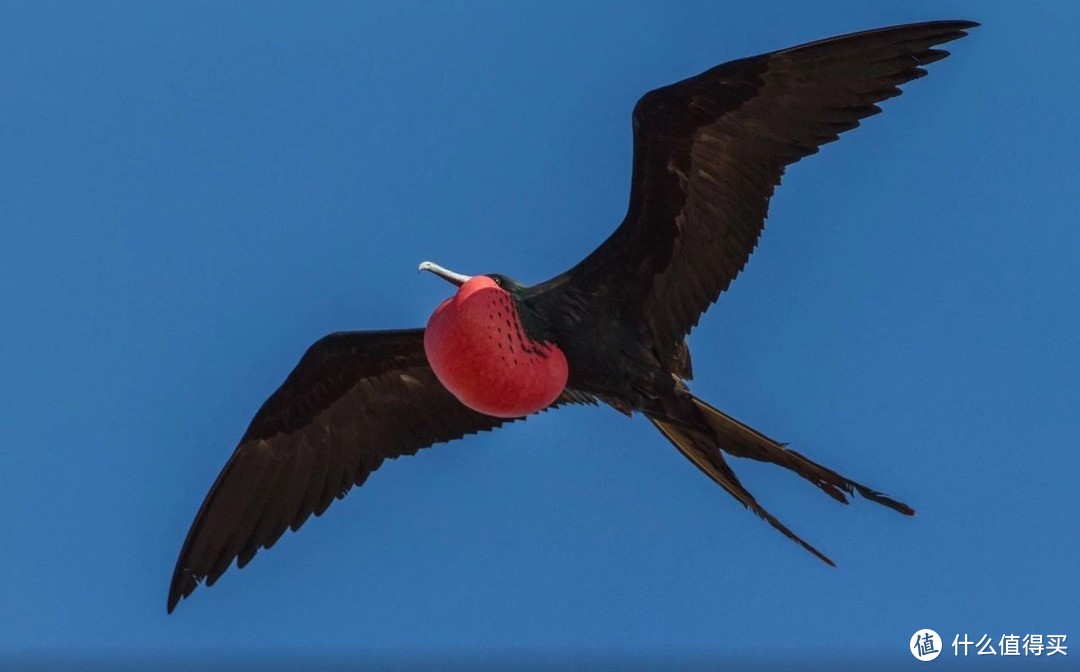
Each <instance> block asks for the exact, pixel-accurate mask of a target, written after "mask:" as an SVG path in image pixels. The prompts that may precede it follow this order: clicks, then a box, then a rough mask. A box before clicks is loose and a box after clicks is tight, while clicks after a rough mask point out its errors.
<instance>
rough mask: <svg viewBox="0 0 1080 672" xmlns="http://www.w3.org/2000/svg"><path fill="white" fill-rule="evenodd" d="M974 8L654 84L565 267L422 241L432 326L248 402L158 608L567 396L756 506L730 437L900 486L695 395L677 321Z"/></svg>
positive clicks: (744, 448) (362, 337) (882, 499)
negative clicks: (624, 192) (433, 255)
mask: <svg viewBox="0 0 1080 672" xmlns="http://www.w3.org/2000/svg"><path fill="white" fill-rule="evenodd" d="M977 25H978V24H977V23H974V22H971V21H933V22H928V23H919V24H911V25H903V26H896V27H891V28H882V29H878V30H870V31H866V32H860V33H854V34H850V35H844V36H840V37H834V38H831V39H826V40H821V41H818V42H811V43H809V44H804V45H801V46H797V47H792V48H789V49H783V50H780V51H775V52H771V53H767V54H763V55H760V56H755V57H751V58H744V59H740V60H736V61H731V62H729V63H725V64H722V65H719V66H716V67H714V68H712V69H709V70H706V71H705V72H703V73H701V74H699V75H697V76H694V77H690V78H689V79H685V80H682V81H680V82H677V83H675V84H671V85H669V86H665V87H663V88H659V89H656V90H654V91H650V92H649V93H646V94H645V95H644V96H643V97H642V98H641V99H640V100H639V101H638V103H637V105H636V106H635V107H634V111H633V137H634V154H633V172H632V181H631V186H630V205H629V208H628V210H627V213H626V217H625V219H624V220H623V222H622V224H621V225H620V226H619V227H618V228H617V229H616V230H615V232H614V233H612V234H611V236H610V237H608V239H607V240H605V241H604V242H603V243H602V244H601V245H600V246H599V247H598V248H597V249H596V250H594V251H593V252H592V253H591V254H589V255H588V256H587V257H585V258H584V259H583V260H582V261H581V262H580V263H578V264H577V265H576V266H574V267H573V268H571V269H570V270H568V271H566V272H565V273H562V274H561V275H557V276H555V277H554V278H552V279H550V280H547V281H546V282H542V283H540V284H537V285H533V286H525V285H522V284H520V283H518V282H516V281H515V280H513V279H511V278H510V277H508V276H505V275H502V274H495V273H493V274H486V275H477V276H473V277H469V276H466V275H461V274H458V273H454V272H452V271H449V270H447V269H445V268H442V267H441V266H438V265H437V264H434V263H431V262H424V263H422V264H421V265H420V269H421V270H427V271H431V272H432V273H434V274H436V275H438V276H441V277H442V278H444V279H446V280H448V281H450V282H451V283H453V284H454V285H456V286H457V288H458V289H457V290H456V293H455V294H454V296H452V297H451V298H449V299H447V300H446V301H445V302H443V303H442V304H441V305H440V306H438V308H437V309H436V310H435V312H434V313H433V314H432V316H431V318H430V320H429V321H428V324H427V327H426V328H425V329H408V330H400V331H361V332H340V333H333V334H330V335H328V336H326V337H324V338H322V339H320V340H319V341H317V342H316V343H315V344H314V345H312V346H311V347H310V348H309V349H308V350H307V352H306V353H305V354H304V355H303V357H302V358H301V359H300V362H299V364H297V365H296V368H295V369H293V371H292V372H291V373H290V374H289V376H288V377H287V378H286V380H285V382H284V383H283V384H282V385H281V387H280V388H278V389H277V391H275V392H274V393H273V394H272V395H271V396H270V398H269V399H267V400H266V402H265V403H263V405H262V407H261V408H260V409H259V411H258V412H257V413H256V414H255V417H254V418H253V419H252V421H251V424H250V426H249V427H248V429H247V431H246V432H245V433H244V435H243V437H242V438H241V439H240V444H239V446H238V447H237V448H236V451H235V452H234V453H233V455H232V457H231V459H229V461H228V463H227V464H226V465H225V468H224V469H223V470H222V472H221V474H220V475H219V476H218V478H217V480H216V481H215V482H214V484H213V486H212V487H211V489H210V493H209V494H208V495H207V496H206V499H205V500H204V501H203V504H202V507H201V508H200V509H199V512H198V514H197V515H196V517H195V522H194V523H193V524H192V526H191V530H190V532H188V536H187V539H186V540H185V541H184V545H183V548H182V549H181V551H180V557H179V560H178V561H177V563H176V570H175V572H174V574H173V578H172V584H171V586H170V588H169V597H168V611H169V612H172V610H173V609H174V608H175V607H176V605H177V603H178V602H179V601H180V600H181V599H182V598H185V597H187V596H188V595H190V594H191V592H192V591H193V590H195V588H196V586H197V585H198V584H199V582H200V581H202V580H205V581H206V585H208V586H209V585H212V584H213V583H214V582H215V581H217V580H218V578H219V577H220V576H221V575H222V573H223V572H224V571H225V570H226V569H228V567H229V566H230V565H231V564H232V562H233V560H234V559H236V560H237V563H236V564H237V567H240V568H242V567H244V566H245V565H246V564H247V563H248V562H250V561H251V559H252V558H253V557H254V556H255V554H256V552H257V551H258V550H259V549H260V548H270V547H271V546H273V545H274V543H275V542H277V540H278V538H280V537H281V535H282V534H283V533H284V532H285V530H286V529H289V528H291V529H293V530H296V529H298V528H299V527H300V526H301V525H303V524H304V522H305V521H306V520H307V519H308V517H309V516H310V515H311V514H312V513H314V514H315V515H317V516H318V515H321V514H322V513H323V512H324V511H326V509H327V507H328V506H329V505H330V503H331V502H333V501H334V499H340V498H342V497H344V496H345V494H346V493H347V492H348V491H349V490H350V489H351V488H352V487H353V486H354V485H360V484H362V483H363V482H364V481H365V480H366V479H367V477H368V476H369V475H370V474H371V472H373V471H375V470H376V469H377V468H378V467H379V465H380V464H382V462H383V460H385V459H387V458H396V457H399V456H401V455H412V454H415V453H416V452H417V451H418V450H420V449H421V448H426V447H428V446H431V445H433V444H436V443H441V442H447V441H452V440H454V439H459V438H461V437H463V436H465V435H468V434H473V433H476V432H481V431H486V430H491V429H495V428H496V427H499V426H500V425H502V424H504V423H506V422H510V421H512V420H515V419H520V418H523V417H525V416H527V415H530V414H532V413H536V412H539V411H542V410H546V409H552V408H556V407H558V406H562V405H565V404H599V403H603V404H607V405H609V406H611V407H613V408H615V409H616V410H618V411H621V412H622V413H625V414H627V415H631V414H632V413H634V412H635V411H637V412H640V413H641V414H643V415H644V416H645V417H646V418H648V419H649V421H651V422H652V424H653V425H655V426H656V428H657V429H658V430H660V432H661V433H662V434H663V435H664V436H665V437H666V438H667V439H668V440H669V441H670V442H671V443H672V444H673V445H674V446H675V447H676V448H677V449H678V450H679V451H680V452H682V454H683V455H685V456H686V457H687V458H689V460H690V461H691V462H693V463H694V465H695V466H697V467H698V468H699V469H700V470H701V471H703V472H705V474H706V475H708V476H709V477H710V478H711V479H712V480H714V481H715V482H716V483H717V484H719V485H720V486H721V487H723V488H724V489H725V490H727V491H728V492H729V493H730V494H731V495H732V496H733V497H735V499H737V500H738V501H739V502H740V503H742V504H743V506H745V507H746V508H748V509H750V510H751V511H753V512H754V513H756V514H757V515H758V516H760V517H761V518H763V519H765V520H766V521H768V523H769V524H771V525H772V526H773V527H774V528H776V529H777V530H779V531H780V532H782V533H783V534H784V535H786V536H787V537H789V538H790V539H792V540H794V541H795V542H796V543H798V544H799V545H800V546H802V547H803V548H805V549H806V550H808V551H809V552H810V553H813V554H814V555H815V556H817V557H818V558H820V559H821V560H823V561H824V562H826V563H828V564H829V565H832V564H833V562H832V561H831V560H830V559H829V558H827V557H826V556H825V555H824V554H822V553H821V552H820V551H818V550H817V549H816V548H814V547H813V546H811V545H810V544H808V543H807V542H806V541H804V540H803V539H802V538H800V537H799V536H798V535H796V534H795V533H794V532H792V531H791V530H789V529H788V528H787V527H786V526H785V525H784V524H783V523H781V522H780V521H779V520H777V519H776V518H775V517H773V516H772V515H771V514H770V513H769V512H767V511H766V510H765V509H764V508H762V506H761V505H760V504H758V502H757V500H756V499H754V496H753V495H751V494H750V492H748V491H747V490H746V488H745V487H743V485H742V484H741V483H740V482H739V479H738V478H737V477H736V476H735V473H734V472H733V471H732V470H731V467H729V466H728V463H727V462H726V461H725V459H724V454H725V453H726V454H728V455H732V456H735V457H742V458H750V459H753V460H759V461H762V462H769V463H772V464H776V465H779V466H781V467H784V468H786V469H790V470H791V471H793V472H795V473H796V474H798V475H799V476H802V477H803V478H805V479H806V480H808V481H810V482H811V483H813V484H814V485H816V486H817V487H819V488H821V489H822V490H823V491H825V493H826V494H828V495H829V496H830V497H832V498H834V499H836V500H837V501H840V502H843V503H847V501H848V499H847V495H851V494H853V493H856V492H857V493H859V494H860V495H861V496H863V497H864V498H866V499H869V500H871V501H874V502H877V503H879V504H882V505H884V506H887V507H889V508H891V509H894V510H896V511H898V512H900V513H902V514H905V515H913V514H914V510H913V509H911V507H909V506H907V505H906V504H904V503H902V502H899V501H897V500H895V499H892V498H890V497H887V496H886V495H883V494H882V493H880V492H877V491H875V490H872V489H871V488H868V487H866V486H865V485H862V484H861V483H858V482H856V481H853V480H851V479H849V478H847V477H845V476H841V475H840V474H838V473H837V472H835V471H833V470H831V469H829V468H827V467H824V466H822V465H820V464H817V463H816V462H814V461H812V460H810V459H809V458H807V457H805V456H804V455H801V454H800V453H798V452H796V451H794V450H791V449H789V448H787V447H786V446H785V445H784V444H781V443H778V442H777V441H774V440H773V439H771V438H769V437H768V436H766V435H765V434H762V433H761V432H759V431H757V430H755V429H752V428H751V427H749V426H747V425H745V424H743V423H741V422H739V421H738V420H736V419H734V418H732V417H731V416H729V415H727V414H725V413H724V412H722V411H720V410H718V409H716V408H714V407H712V406H710V405H709V404H707V403H705V402H704V401H702V400H701V399H698V398H697V397H696V396H694V395H693V394H692V393H691V392H690V390H689V388H688V387H687V384H686V381H687V380H690V379H691V377H692V371H691V363H690V352H689V350H688V348H687V345H686V340H685V339H686V336H687V335H688V334H689V332H690V330H691V329H693V328H694V327H695V326H696V325H697V323H698V320H699V319H700V317H701V315H702V313H704V312H705V310H706V309H707V308H708V307H709V306H710V305H711V304H712V303H713V302H715V301H716V300H717V298H718V297H719V295H720V293H721V292H723V291H724V290H726V289H727V288H728V286H729V285H730V284H731V281H732V280H734V279H735V277H736V276H737V275H738V274H739V272H740V271H741V270H742V268H743V267H744V266H745V264H746V262H747V260H748V259H749V257H750V254H751V252H752V251H753V249H754V247H755V246H756V245H757V241H758V238H759V236H760V235H761V232H762V229H763V228H764V225H765V218H766V214H767V212H768V207H769V199H770V198H771V196H772V194H773V190H774V189H775V188H776V186H777V185H779V184H780V179H781V177H782V176H783V174H784V170H785V168H786V167H787V166H789V165H791V164H793V163H795V162H797V161H798V160H799V159H802V158H803V157H805V156H808V155H810V154H814V153H815V152H817V151H818V148H819V147H821V146H822V145H824V144H826V143H829V142H833V141H834V140H837V139H838V138H839V135H840V134H841V133H843V132H845V131H849V130H851V129H853V128H855V127H856V126H858V125H859V122H860V121H861V120H862V119H864V118H866V117H869V116H872V115H875V114H877V113H878V112H880V111H881V110H880V108H879V107H878V106H877V103H880V102H881V101H883V100H886V99H888V98H892V97H894V96H898V95H900V89H899V88H898V87H899V86H900V85H901V84H904V83H906V82H908V81H910V80H913V79H917V78H919V77H922V76H924V75H925V74H926V71H925V70H924V69H923V67H922V66H925V65H927V64H929V63H933V62H935V61H938V60H941V59H943V58H945V57H946V56H947V55H948V52H947V51H944V50H941V49H936V48H935V47H936V46H938V45H941V44H944V43H946V42H950V41H952V40H956V39H959V38H961V37H964V36H965V35H966V34H967V33H966V32H965V31H967V30H969V29H971V28H974V27H976V26H977Z"/></svg>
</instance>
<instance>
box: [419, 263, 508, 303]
mask: <svg viewBox="0 0 1080 672" xmlns="http://www.w3.org/2000/svg"><path fill="white" fill-rule="evenodd" d="M417 270H420V271H427V272H429V273H434V274H435V275H437V276H439V277H440V278H442V279H443V280H446V281H447V282H449V283H451V284H453V285H457V286H458V287H464V286H465V284H466V283H468V282H469V281H476V282H474V283H473V285H470V288H471V287H472V286H476V285H484V286H487V287H490V286H494V287H497V288H498V289H501V290H503V291H504V292H507V293H508V294H510V295H512V296H513V297H514V298H516V299H520V298H521V293H522V291H523V290H524V289H525V285H523V284H521V283H520V282H518V281H517V280H514V279H513V278H511V277H510V276H507V275H503V274H502V273H485V274H483V275H464V274H462V273H456V272H454V271H451V270H450V269H448V268H443V267H442V266H440V265H438V264H436V263H435V262H433V261H425V262H422V263H421V264H420V267H419V268H418V269H417ZM459 291H460V290H459Z"/></svg>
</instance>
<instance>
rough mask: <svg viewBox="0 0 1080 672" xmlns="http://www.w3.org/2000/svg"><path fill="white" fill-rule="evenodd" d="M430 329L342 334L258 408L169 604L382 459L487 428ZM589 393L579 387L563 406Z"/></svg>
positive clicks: (193, 537)
mask: <svg viewBox="0 0 1080 672" xmlns="http://www.w3.org/2000/svg"><path fill="white" fill-rule="evenodd" d="M423 339H424V332H423V330H422V329H414V330H408V331H382V332H379V331H374V332H344V333H336V334H331V335H329V336H326V337H325V338H323V339H321V340H319V341H318V342H316V343H315V344H314V345H312V346H311V347H310V348H309V349H308V351H307V352H306V353H305V354H304V356H303V358H302V359H301V360H300V363H299V364H297V366H296V368H295V369H294V370H293V371H292V373H290V374H289V377H288V378H287V379H286V380H285V382H284V383H283V384H282V385H281V387H280V388H278V390H277V391H276V392H274V394H273V395H271V396H270V398H269V399H267V400H266V402H265V403H264V404H263V405H262V408H260V409H259V412H258V413H256V414H255V417H254V419H253V420H252V421H251V425H250V426H249V427H248V430H247V432H246V433H245V434H244V436H243V438H242V439H241V440H240V445H239V446H238V447H237V448H236V452H234V453H233V456H232V458H230V459H229V462H228V463H227V464H226V465H225V468H224V469H223V470H222V471H221V474H220V475H219V476H218V478H217V480H216V481H215V482H214V485H213V487H211V488H210V493H209V494H208V495H207V496H206V499H205V500H204V501H203V504H202V507H201V508H200V509H199V513H198V515H196V516H195V522H194V523H193V524H192V526H191V530H190V531H189V532H188V536H187V539H186V540H185V541H184V546H183V548H182V549H181V551H180V557H179V559H178V560H177V563H176V570H175V571H174V573H173V578H172V584H171V585H170V587H169V601H168V610H169V612H170V613H171V612H172V610H173V609H174V608H175V607H176V605H177V603H178V602H179V601H180V600H181V599H182V598H184V597H187V596H188V595H190V594H191V592H192V591H193V590H195V588H196V586H198V584H199V582H200V581H202V580H203V579H205V580H206V585H208V586H209V585H212V584H213V583H214V582H215V581H217V579H218V578H219V577H220V576H221V575H222V573H223V572H224V571H225V570H226V569H228V568H229V565H231V564H232V561H233V559H234V558H236V559H238V561H237V567H243V566H244V565H246V564H247V563H248V562H250V561H251V558H252V557H254V555H255V553H256V551H258V550H259V549H260V548H270V547H271V546H273V545H274V543H275V542H276V541H277V540H278V538H279V537H281V535H282V534H283V533H284V532H285V530H286V529H288V528H292V529H293V530H296V529H298V528H299V527H300V526H301V525H303V524H304V521H306V520H307V519H308V517H309V516H310V515H311V514H312V513H314V514H315V515H317V516H318V515H321V514H322V513H323V512H324V511H325V510H326V508H327V507H328V506H330V503H331V502H333V501H334V499H335V498H338V499H340V498H342V497H344V496H345V494H346V493H347V492H348V491H349V490H350V489H351V488H352V486H353V485H360V484H362V483H363V482H364V481H365V480H366V479H367V477H368V475H369V474H371V472H373V471H375V470H376V469H378V468H379V465H380V464H382V461H383V460H384V459H386V458H395V457H398V456H399V455H412V454H414V453H416V451H418V450H420V449H421V448H425V447H427V446H430V445H432V444H434V443H439V442H443V441H451V440H453V439H457V438H460V437H462V436H465V435H466V434H472V433H475V432H481V431H485V430H490V429H493V428H495V427H498V426H500V425H501V424H503V423H504V422H507V421H506V420H503V419H499V418H493V417H490V416H487V415H483V414H482V413H477V412H476V411H473V410H471V409H469V408H468V407H466V406H465V405H463V404H462V403H461V402H459V401H458V400H457V399H456V398H455V397H454V396H453V395H452V394H450V392H448V391H447V390H446V388H444V387H443V386H442V384H441V383H439V381H438V380H437V379H436V378H435V374H434V372H433V371H432V370H431V367H430V366H428V361H427V357H426V355H425V354H424V341H423ZM570 401H577V402H582V401H589V399H588V398H587V397H584V396H582V395H579V394H576V393H574V392H572V391H568V392H565V393H564V395H563V397H561V398H560V399H559V400H558V401H556V405H558V404H560V403H566V402H570Z"/></svg>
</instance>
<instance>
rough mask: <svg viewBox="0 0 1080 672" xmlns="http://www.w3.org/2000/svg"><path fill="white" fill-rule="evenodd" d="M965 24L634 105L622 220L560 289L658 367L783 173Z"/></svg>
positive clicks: (799, 56) (773, 61)
mask: <svg viewBox="0 0 1080 672" xmlns="http://www.w3.org/2000/svg"><path fill="white" fill-rule="evenodd" d="M977 25H978V24H976V23H973V22H971V21H935V22H930V23H921V24H913V25H906V26H896V27H893V28H882V29H879V30H871V31H867V32H862V33H855V34H852V35H844V36H841V37H834V38H831V39H827V40H822V41H819V42H813V43H810V44H805V45H802V46H798V47H793V48H790V49H784V50H782V51H776V52H773V53H769V54H764V55H761V56H756V57H752V58H746V59H742V60H738V61H732V62H730V63H726V64H723V65H720V66H717V67H715V68H712V69H710V70H707V71H705V72H703V73H701V74H700V75H697V76H696V77H691V78H689V79H686V80H683V81H681V82H678V83H676V84H672V85H670V86H666V87H663V88H661V89H656V90H655V91H650V92H649V93H647V94H645V95H644V96H643V97H642V98H641V100H640V101H638V103H637V105H636V106H635V108H634V116H633V120H634V167H633V178H632V184H631V189H630V206H629V210H628V212H627V214H626V219H625V220H623V223H622V225H621V226H620V227H619V228H618V229H617V230H616V231H615V232H614V233H613V234H612V235H611V236H610V237H609V238H608V239H607V240H606V241H605V242H604V243H603V244H602V245H601V246H600V247H598V248H597V249H596V250H595V251H594V252H593V253H592V254H590V255H589V256H588V257H586V258H585V259H584V260H583V261H582V262H581V263H579V264H578V265H577V266H575V267H574V268H572V269H571V270H569V271H567V272H566V273H565V274H563V275H562V276H559V277H557V278H554V279H552V280H550V281H548V282H547V283H544V285H545V286H546V287H548V288H550V289H553V290H554V289H556V288H557V287H559V286H562V285H565V284H567V283H569V284H570V285H572V286H573V287H575V288H576V289H578V290H580V291H581V293H582V294H583V295H584V296H589V297H593V298H594V299H596V300H598V301H607V302H615V303H616V305H618V306H619V307H620V310H621V311H622V313H623V314H626V315H634V314H637V315H638V316H639V317H641V318H643V319H644V320H645V321H646V323H647V324H649V326H650V328H651V330H652V336H653V339H654V347H655V348H656V349H657V351H658V354H660V355H661V356H662V358H663V359H664V360H665V361H668V360H669V359H670V358H671V357H672V356H674V355H676V354H677V350H678V348H679V347H680V344H681V343H682V341H683V338H684V337H685V336H686V334H688V333H689V332H690V330H691V329H692V328H693V327H694V326H695V325H696V324H697V322H698V319H699V318H700V317H701V314H702V313H703V312H704V311H705V310H706V309H707V308H708V307H709V305H710V304H712V303H713V302H714V301H716V299H717V298H718V297H719V295H720V293H721V292H723V291H724V290H725V289H727V287H728V285H729V284H730V283H731V281H732V280H733V279H734V278H735V276H736V275H738V274H739V271H741V270H742V268H743V266H744V265H745V264H746V262H747V260H748V259H749V257H750V254H751V252H752V251H753V249H754V247H755V245H756V244H757V241H758V237H759V236H760V234H761V231H762V229H763V228H764V226H765V217H766V214H767V212H768V208H769V199H770V197H771V196H772V193H773V189H774V188H775V187H776V186H777V185H779V184H780V178H781V176H782V175H783V174H784V169H785V167H786V166H788V165H790V164H792V163H795V162H796V161H798V160H799V159H801V158H803V157H804V156H808V155H810V154H814V153H815V152H817V151H818V147H820V146H821V145H823V144H825V143H828V142H833V141H834V140H837V139H838V137H839V134H840V133H843V132H844V131H848V130H851V129H853V128H855V127H856V126H858V125H859V120H861V119H864V118H866V117H869V116H871V115H874V114H877V113H878V112H880V111H881V110H880V108H878V107H877V105H876V103H879V102H881V101H883V100H886V99H888V98H892V97H894V96H898V95H900V89H899V88H898V87H899V86H900V85H901V84H904V83H905V82H908V81H910V80H913V79H917V78H919V77H922V76H923V75H925V74H926V71H925V70H923V69H922V67H921V66H924V65H926V64H928V63H933V62H934V61H938V60H941V59H942V58H945V57H946V56H947V55H948V52H947V51H943V50H939V49H934V48H933V47H935V46H936V45H940V44H943V43H945V42H950V41H952V40H956V39H959V38H961V37H964V36H965V35H966V34H967V33H965V32H964V31H965V30H967V29H970V28H973V27H975V26H977Z"/></svg>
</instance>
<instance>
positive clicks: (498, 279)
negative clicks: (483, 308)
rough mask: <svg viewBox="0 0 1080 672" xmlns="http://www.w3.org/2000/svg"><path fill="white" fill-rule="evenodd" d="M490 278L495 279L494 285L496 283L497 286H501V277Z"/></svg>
mask: <svg viewBox="0 0 1080 672" xmlns="http://www.w3.org/2000/svg"><path fill="white" fill-rule="evenodd" d="M492 280H494V281H495V284H496V285H498V286H499V287H502V278H499V277H495V278H492Z"/></svg>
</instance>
